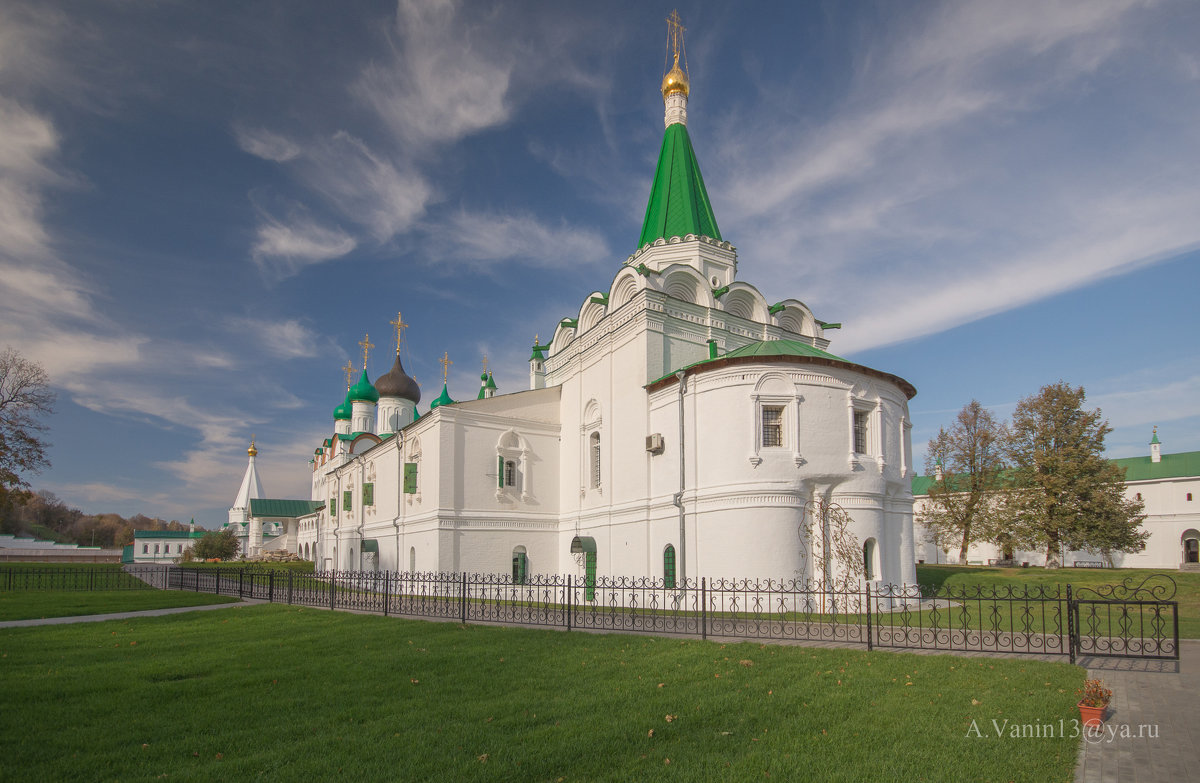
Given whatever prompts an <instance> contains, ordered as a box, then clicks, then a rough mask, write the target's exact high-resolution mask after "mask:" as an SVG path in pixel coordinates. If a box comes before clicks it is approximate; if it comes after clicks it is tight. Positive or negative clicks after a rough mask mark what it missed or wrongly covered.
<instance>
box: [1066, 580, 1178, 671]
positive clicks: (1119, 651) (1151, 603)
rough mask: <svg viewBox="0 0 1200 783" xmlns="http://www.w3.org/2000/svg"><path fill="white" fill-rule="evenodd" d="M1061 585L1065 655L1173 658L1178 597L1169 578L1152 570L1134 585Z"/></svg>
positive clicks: (1124, 583) (1132, 583) (1131, 582)
mask: <svg viewBox="0 0 1200 783" xmlns="http://www.w3.org/2000/svg"><path fill="white" fill-rule="evenodd" d="M1134 581H1135V577H1129V578H1127V579H1125V580H1124V581H1123V582H1121V583H1120V584H1116V585H1099V586H1096V587H1075V588H1074V589H1072V587H1071V586H1070V585H1068V587H1067V607H1068V618H1069V623H1070V635H1071V660H1072V661H1074V660H1075V658H1076V657H1077V656H1080V655H1091V656H1096V657H1102V658H1151V659H1166V660H1179V602H1178V601H1175V600H1173V599H1174V598H1175V580H1174V579H1172V578H1171V577H1169V576H1167V575H1166V574H1152V575H1150V576H1148V577H1146V578H1145V579H1143V580H1142V581H1141V582H1140V583H1139V584H1136V585H1135V584H1134Z"/></svg>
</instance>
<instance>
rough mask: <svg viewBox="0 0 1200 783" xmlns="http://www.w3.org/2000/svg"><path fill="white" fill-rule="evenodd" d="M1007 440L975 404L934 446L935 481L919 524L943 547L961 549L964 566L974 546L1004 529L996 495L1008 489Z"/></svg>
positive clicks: (929, 456) (928, 461)
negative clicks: (999, 491) (956, 546)
mask: <svg viewBox="0 0 1200 783" xmlns="http://www.w3.org/2000/svg"><path fill="white" fill-rule="evenodd" d="M1007 437H1008V431H1007V429H1006V428H1005V426H1004V425H1003V424H1002V423H1000V422H997V421H996V418H995V417H994V416H992V414H991V411H989V410H988V409H987V408H985V407H983V406H982V405H980V404H979V401H978V400H971V401H970V402H969V403H967V404H966V405H964V406H963V409H962V410H961V411H959V412H958V416H957V418H955V420H954V424H952V425H951V426H950V429H949V430H946V429H945V428H944V427H943V428H941V429H939V430H938V434H937V435H936V436H935V437H934V438H933V439H932V440H930V441H929V449H928V451H927V452H926V455H925V471H926V474H927V475H933V476H934V482H933V484H931V485H930V487H929V503H928V505H927V506H926V508H925V511H924V512H922V514H921V519H920V521H921V522H922V523H923V524H924V525H925V529H926V530H927V534H928V536H929V537H930V538H931V539H932V541H933V543H935V544H936V545H937V546H938V548H941V549H948V548H949V547H950V546H951V545H953V544H958V545H959V549H958V561H959V562H960V563H965V562H967V550H968V549H969V548H970V546H971V544H972V543H974V542H976V541H981V540H993V539H995V538H996V537H997V536H998V533H999V531H1000V529H1001V527H1002V526H1001V525H1000V523H999V520H1000V516H1001V514H1002V513H1003V512H1002V509H1001V507H1002V505H1003V504H1001V503H1000V502H998V500H999V499H998V495H997V492H998V490H1000V489H1002V487H1003V486H1004V484H1005V475H1006V474H1005V471H1006V468H1007V467H1008V466H1007V463H1006V461H1005V442H1006V440H1007Z"/></svg>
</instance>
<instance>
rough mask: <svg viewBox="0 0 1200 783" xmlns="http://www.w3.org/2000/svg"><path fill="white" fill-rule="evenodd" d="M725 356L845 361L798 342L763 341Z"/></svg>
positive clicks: (745, 346) (744, 346)
mask: <svg viewBox="0 0 1200 783" xmlns="http://www.w3.org/2000/svg"><path fill="white" fill-rule="evenodd" d="M725 355H726V356H816V357H818V358H821V359H833V360H834V361H839V362H844V361H846V360H845V359H843V358H842V357H840V356H834V355H833V354H831V353H829V352H828V351H822V350H821V349H820V348H814V347H813V346H811V345H809V344H808V343H802V342H800V341H799V340H764V341H762V342H758V343H750V344H749V345H743V346H742V347H741V348H738V349H737V350H733V351H730V352H729V353H727V354H725Z"/></svg>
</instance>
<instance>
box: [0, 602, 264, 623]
mask: <svg viewBox="0 0 1200 783" xmlns="http://www.w3.org/2000/svg"><path fill="white" fill-rule="evenodd" d="M261 603H266V602H265V601H252V600H249V599H244V600H243V601H242V602H241V603H240V604H239V603H232V604H205V605H203V606H175V607H172V608H170V609H144V610H142V611H140V612H113V613H111V614H84V615H75V616H73V617H38V618H35V619H33V620H6V621H4V622H0V628H27V627H29V626H32V625H70V624H72V623H102V622H105V621H106V620H128V619H131V618H134V617H161V616H163V615H167V614H181V613H183V612H206V611H208V610H210V609H236V608H237V607H239V606H246V605H247V604H261Z"/></svg>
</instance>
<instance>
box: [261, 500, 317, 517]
mask: <svg viewBox="0 0 1200 783" xmlns="http://www.w3.org/2000/svg"><path fill="white" fill-rule="evenodd" d="M320 508H325V504H324V503H322V502H321V501H319V500H283V499H280V498H251V499H250V516H252V517H287V518H289V519H294V518H295V517H304V516H308V515H309V514H311V513H313V512H314V511H316V510H317V509H320Z"/></svg>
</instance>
